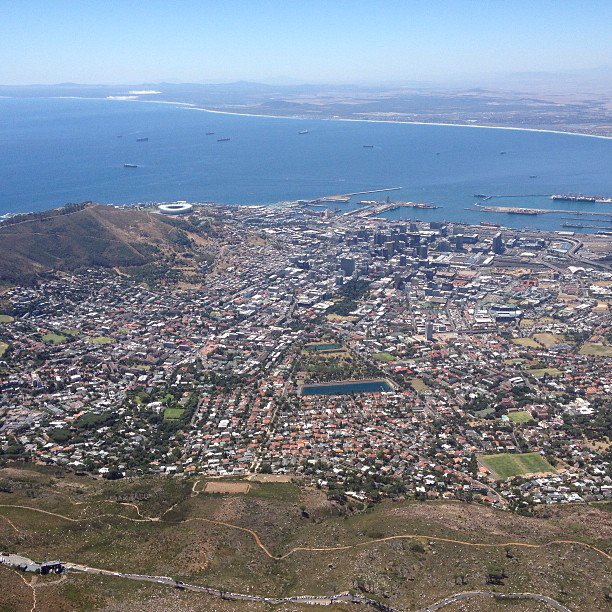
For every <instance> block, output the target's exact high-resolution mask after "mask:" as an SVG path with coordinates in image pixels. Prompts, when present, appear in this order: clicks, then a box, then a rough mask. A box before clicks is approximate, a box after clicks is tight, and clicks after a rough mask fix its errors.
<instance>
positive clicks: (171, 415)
mask: <svg viewBox="0 0 612 612" xmlns="http://www.w3.org/2000/svg"><path fill="white" fill-rule="evenodd" d="M183 412H185V411H184V410H183V409H182V408H166V409H165V410H164V420H166V421H168V420H172V419H180V418H181V415H182V414H183Z"/></svg>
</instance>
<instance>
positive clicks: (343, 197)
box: [308, 187, 403, 205]
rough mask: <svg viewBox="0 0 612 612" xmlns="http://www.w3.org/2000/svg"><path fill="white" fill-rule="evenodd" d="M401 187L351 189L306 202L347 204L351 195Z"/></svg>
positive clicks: (381, 191)
mask: <svg viewBox="0 0 612 612" xmlns="http://www.w3.org/2000/svg"><path fill="white" fill-rule="evenodd" d="M400 189H403V187H384V188H383V189H369V190H368V191H353V192H352V193H340V194H338V195H330V196H321V197H320V198H315V199H314V200H309V201H308V204H310V205H313V204H325V203H329V204H347V203H348V202H349V201H350V199H351V198H352V197H353V196H358V195H368V194H369V193H385V192H387V191H399V190H400Z"/></svg>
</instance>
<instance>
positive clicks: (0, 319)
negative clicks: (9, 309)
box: [0, 314, 14, 323]
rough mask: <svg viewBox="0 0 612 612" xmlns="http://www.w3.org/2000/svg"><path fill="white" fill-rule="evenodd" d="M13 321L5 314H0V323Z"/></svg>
mask: <svg viewBox="0 0 612 612" xmlns="http://www.w3.org/2000/svg"><path fill="white" fill-rule="evenodd" d="M13 321H14V319H13V317H11V316H10V315H7V314H0V323H12V322H13Z"/></svg>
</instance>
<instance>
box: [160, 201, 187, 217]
mask: <svg viewBox="0 0 612 612" xmlns="http://www.w3.org/2000/svg"><path fill="white" fill-rule="evenodd" d="M157 209H158V210H159V212H160V213H161V214H162V215H187V214H189V213H190V212H192V211H193V204H189V203H188V202H172V203H171V204H160V205H159V206H158V207H157Z"/></svg>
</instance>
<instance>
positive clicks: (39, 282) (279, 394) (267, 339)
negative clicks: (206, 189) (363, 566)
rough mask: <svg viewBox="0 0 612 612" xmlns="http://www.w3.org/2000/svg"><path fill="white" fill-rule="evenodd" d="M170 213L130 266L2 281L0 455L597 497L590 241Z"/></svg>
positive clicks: (330, 220) (596, 354)
mask: <svg viewBox="0 0 612 612" xmlns="http://www.w3.org/2000/svg"><path fill="white" fill-rule="evenodd" d="M108 208H109V210H110V209H111V207H108ZM179 208H180V207H179ZM184 208H185V210H186V211H187V213H188V214H186V215H181V216H180V218H178V217H177V218H175V217H172V219H170V220H168V222H171V223H173V224H174V226H173V227H175V228H176V230H175V234H174V243H173V250H172V251H167V250H164V248H163V245H160V244H158V245H157V246H155V245H152V246H151V254H150V261H149V263H147V264H145V265H138V266H132V265H121V264H119V265H113V266H109V265H101V266H95V265H91V266H80V267H78V266H74V267H72V268H70V266H68V267H66V266H64V268H62V269H61V270H55V271H43V272H41V273H40V274H39V275H38V276H37V277H36V279H35V280H34V281H31V279H29V282H27V283H23V284H19V283H11V284H7V285H5V286H4V287H3V288H2V293H0V391H1V399H0V460H1V461H2V462H5V463H6V462H11V461H22V462H33V463H38V464H47V465H54V466H61V467H63V468H66V469H68V470H72V471H74V472H75V473H76V474H80V475H83V476H84V477H86V476H87V475H89V476H95V477H97V478H100V477H103V478H107V479H119V478H123V477H129V476H136V475H142V474H150V473H156V474H159V473H165V474H185V475H206V476H222V477H230V476H232V477H243V476H248V475H253V474H255V473H260V474H277V475H287V476H292V477H294V478H296V479H299V480H301V481H302V482H304V483H306V484H309V485H312V486H314V487H317V488H319V489H321V490H322V491H324V492H325V493H326V494H327V496H328V498H329V499H331V500H334V501H336V502H338V503H340V504H353V503H358V502H364V503H370V502H376V501H379V500H381V499H382V498H384V497H393V498H416V499H422V500H427V499H435V498H443V499H462V500H473V501H478V502H482V503H483V504H488V505H492V506H494V507H497V508H500V509H512V510H517V511H519V512H521V513H530V512H531V511H532V510H533V508H534V507H535V506H541V505H544V504H559V503H570V502H571V503H581V502H592V501H599V500H607V499H611V498H612V478H611V473H610V458H611V451H610V444H611V442H610V438H609V435H610V431H611V429H612V404H611V402H610V394H611V391H612V367H611V365H612V330H611V327H610V321H611V313H610V303H611V301H612V270H611V265H610V259H609V255H610V253H609V247H610V245H609V235H595V234H593V235H580V234H575V233H572V232H549V233H547V232H542V231H530V230H515V229H507V228H504V227H499V226H495V225H494V224H493V223H487V224H482V225H479V226H467V225H462V224H456V223H454V224H450V223H448V224H446V223H441V222H431V223H423V222H419V221H389V220H385V219H382V218H379V217H376V216H372V215H366V214H340V213H338V212H337V211H336V212H333V211H331V210H329V209H325V208H319V209H317V208H314V207H312V206H309V205H307V204H305V203H303V202H298V203H295V202H294V203H285V204H283V205H276V206H243V207H241V206H217V205H205V204H202V205H195V206H193V208H191V207H184ZM112 210H113V211H115V212H116V213H117V211H118V210H120V211H121V214H125V215H128V214H129V215H141V216H142V217H143V218H145V217H147V218H148V217H154V216H157V217H161V215H160V214H159V213H158V211H157V209H155V208H153V207H152V208H142V209H139V210H137V211H136V210H128V209H112ZM181 212H184V211H182V210H181ZM77 214H80V213H79V211H76V212H74V213H73V215H77ZM117 214H119V213H117ZM141 252H142V250H141Z"/></svg>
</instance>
